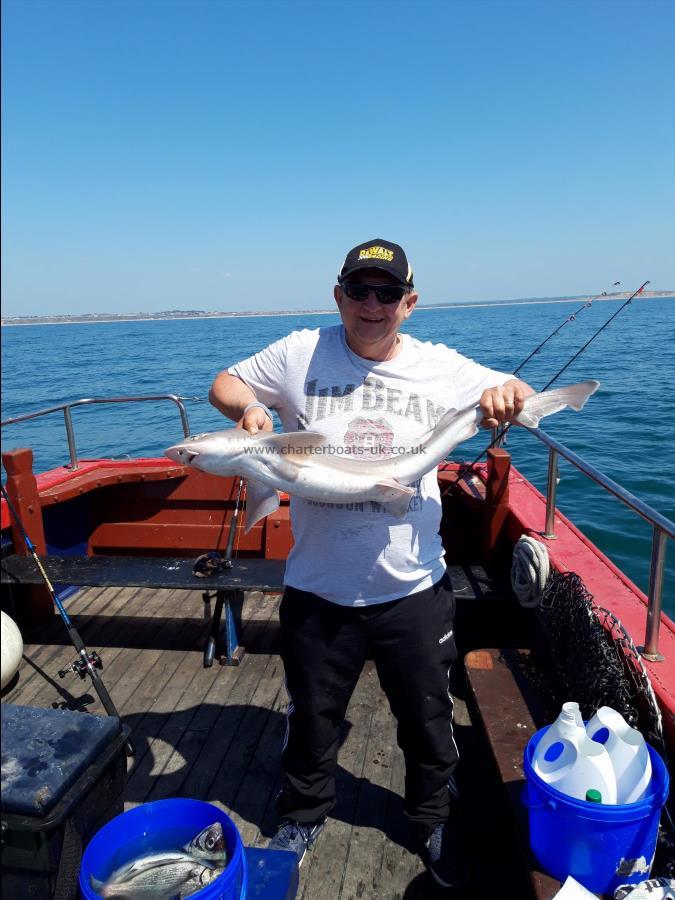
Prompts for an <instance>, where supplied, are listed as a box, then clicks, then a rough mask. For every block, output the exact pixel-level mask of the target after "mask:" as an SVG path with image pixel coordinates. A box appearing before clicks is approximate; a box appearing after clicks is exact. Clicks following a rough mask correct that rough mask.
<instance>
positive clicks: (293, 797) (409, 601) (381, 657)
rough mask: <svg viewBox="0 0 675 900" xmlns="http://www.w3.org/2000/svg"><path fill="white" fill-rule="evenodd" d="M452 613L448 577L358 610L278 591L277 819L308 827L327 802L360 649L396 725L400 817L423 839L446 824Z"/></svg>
mask: <svg viewBox="0 0 675 900" xmlns="http://www.w3.org/2000/svg"><path fill="white" fill-rule="evenodd" d="M454 609H455V602H454V598H453V596H452V590H451V587H450V582H449V579H448V577H447V575H446V576H444V578H443V579H441V581H439V582H437V583H436V584H435V585H433V587H431V588H428V589H427V590H424V591H420V592H419V593H417V594H412V595H411V596H409V597H404V598H403V599H401V600H394V601H392V602H390V603H382V604H377V605H375V606H369V607H365V608H364V607H362V608H352V607H344V606H339V605H337V604H334V603H330V602H329V601H327V600H323V599H322V598H321V597H318V596H316V594H310V593H307V592H305V591H300V590H297V589H296V588H292V587H289V588H287V589H286V592H285V594H284V597H283V600H282V602H281V608H280V612H279V618H280V623H281V655H282V658H283V662H284V668H285V671H286V686H287V689H288V693H289V698H290V704H289V709H288V730H287V735H286V742H285V745H284V751H283V757H282V760H283V766H284V772H285V783H284V787H283V789H282V791H281V792H280V794H279V796H278V798H277V812H278V813H279V815H280V816H281V817H283V818H288V819H293V820H295V821H298V822H314V821H316V820H317V819H320V818H321V817H323V816H325V815H326V814H327V813H328V812H329V810H330V809H331V807H332V806H333V804H334V802H335V782H334V773H335V767H336V764H337V754H338V746H339V739H340V727H341V724H342V722H343V720H344V717H345V712H346V710H347V704H348V703H349V698H350V697H351V694H352V691H353V690H354V687H355V685H356V682H357V681H358V678H359V675H360V673H361V669H362V668H363V664H364V660H365V657H366V649H367V648H368V649H370V651H371V652H372V654H373V656H374V659H375V664H376V666H377V672H378V676H379V679H380V684H381V685H382V689H383V690H384V692H385V693H386V695H387V697H388V699H389V703H390V706H391V709H392V712H393V714H394V716H395V717H396V720H397V722H398V732H397V736H398V743H399V746H400V747H401V749H402V750H403V753H404V756H405V761H406V780H405V813H406V816H407V817H408V819H409V820H410V822H411V824H412V825H413V826H415V827H416V828H417V829H418V830H419V831H421V832H422V833H427V832H430V831H431V830H433V828H434V827H435V826H436V825H437V824H438V823H439V822H442V821H445V819H446V818H447V816H448V810H449V800H448V787H447V785H448V779H449V778H450V776H451V774H452V772H453V769H454V768H455V765H456V764H457V759H458V753H457V747H456V745H455V741H454V737H453V733H452V699H451V697H450V693H449V689H448V676H449V671H450V666H451V664H452V663H453V662H454V660H455V658H456V655H457V651H456V649H455V641H454V637H453V633H452V629H453V624H452V620H453V615H454ZM364 737H365V736H364Z"/></svg>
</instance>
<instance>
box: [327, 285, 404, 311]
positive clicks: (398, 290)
mask: <svg viewBox="0 0 675 900" xmlns="http://www.w3.org/2000/svg"><path fill="white" fill-rule="evenodd" d="M340 287H341V288H342V290H343V291H344V292H345V294H346V295H347V296H348V297H349V299H350V300H355V301H356V302H357V303H363V302H364V300H365V299H366V298H367V297H368V294H370V292H371V291H373V293H374V294H375V296H376V297H377V299H378V302H379V303H383V304H385V305H388V304H390V303H400V302H401V300H402V298H403V297H404V295H405V293H406V291H408V290H409V288H408V287H407V286H406V285H403V284H361V283H359V282H354V281H341V282H340Z"/></svg>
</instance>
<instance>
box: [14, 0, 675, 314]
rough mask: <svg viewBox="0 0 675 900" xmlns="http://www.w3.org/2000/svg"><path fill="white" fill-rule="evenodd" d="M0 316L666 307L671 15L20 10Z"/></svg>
mask: <svg viewBox="0 0 675 900" xmlns="http://www.w3.org/2000/svg"><path fill="white" fill-rule="evenodd" d="M2 6H3V22H2V25H3V29H2V42H3V73H2V74H3V78H2V84H3V91H2V93H3V96H2V100H3V123H2V124H3V129H2V131H3V137H2V142H3V153H2V168H3V173H2V178H3V184H2V187H3V190H2V207H3V210H2V215H3V223H2V224H3V256H2V263H3V265H2V273H3V285H2V288H3V314H4V315H5V316H11V315H21V314H32V315H40V314H56V313H61V314H74V313H81V312H122V313H129V312H136V311H156V310H163V309H205V310H245V309H251V310H271V309H323V308H329V307H330V306H331V305H332V285H333V283H334V277H335V273H336V271H337V269H338V267H339V265H340V263H341V260H342V258H343V257H344V254H345V253H346V251H347V250H348V249H349V248H350V247H351V246H353V245H355V244H357V243H360V242H361V241H363V240H367V239H369V238H371V237H373V238H374V237H384V238H387V239H389V240H394V241H397V242H399V243H401V244H403V246H404V247H405V248H406V250H407V251H408V255H409V257H410V259H411V262H412V264H413V267H414V269H415V275H416V279H415V280H416V283H417V284H418V286H419V289H420V294H421V298H422V302H424V301H426V302H429V303H440V302H445V301H450V302H457V301H479V300H488V299H495V298H500V299H504V298H521V297H542V296H560V295H568V294H577V293H584V292H590V293H599V292H600V291H601V290H603V289H605V288H606V287H607V286H608V285H609V284H611V283H612V282H614V281H616V280H620V281H621V282H622V284H623V286H625V287H627V288H636V287H638V286H639V284H640V283H641V282H642V281H644V280H645V279H646V278H649V279H651V282H652V285H651V287H655V288H661V289H673V288H675V253H673V245H674V243H675V242H674V241H673V236H674V234H675V214H674V210H675V159H674V155H673V147H674V146H675V141H674V140H673V139H674V137H675V135H674V131H675V116H673V108H675V98H674V93H675V92H674V82H675V76H674V67H675V64H674V62H673V53H672V40H673V35H674V33H675V4H674V3H672V2H668V0H664V2H660V0H656V2H653V0H652V2H650V0H641V2H638V3H633V2H615V0H597V2H580V0H579V2H563V3H559V2H555V0H541V2H539V0H537V2H511V0H501V2H500V0H492V2H490V0H487V2H443V3H436V2H419V0H418V2H415V3H408V2H357V0H353V2H348V0H347V2H337V3H333V2H243V3H242V2H218V0H211V2H200V0H189V2H187V0H175V2H165V0H151V2H140V0H125V2H119V0H104V2H103V0H75V2H72V0H71V2H63V0H48V2H38V0H5V2H4V3H3V4H2Z"/></svg>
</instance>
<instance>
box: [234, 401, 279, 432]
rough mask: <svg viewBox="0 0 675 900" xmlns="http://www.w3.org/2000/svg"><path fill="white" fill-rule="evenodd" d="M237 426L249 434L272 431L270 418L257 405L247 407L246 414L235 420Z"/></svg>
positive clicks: (272, 426)
mask: <svg viewBox="0 0 675 900" xmlns="http://www.w3.org/2000/svg"><path fill="white" fill-rule="evenodd" d="M237 428H243V429H244V431H248V433H249V434H257V433H258V432H259V431H274V425H273V423H272V420H271V419H270V417H269V416H268V415H267V413H266V412H265V410H264V409H261V408H260V407H259V406H254V407H253V408H252V409H249V411H248V412H247V413H246V415H245V416H244V417H243V418H241V419H240V420H239V421H238V422H237Z"/></svg>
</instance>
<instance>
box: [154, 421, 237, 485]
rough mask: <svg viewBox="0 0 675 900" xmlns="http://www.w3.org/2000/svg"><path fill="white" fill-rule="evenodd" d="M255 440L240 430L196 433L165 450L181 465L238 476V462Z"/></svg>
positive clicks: (167, 454) (166, 453) (218, 473)
mask: <svg viewBox="0 0 675 900" xmlns="http://www.w3.org/2000/svg"><path fill="white" fill-rule="evenodd" d="M251 441H252V438H251V436H250V435H249V434H247V432H245V431H243V430H242V429H240V428H230V429H229V430H228V431H214V432H211V433H209V434H194V435H192V436H191V437H188V438H185V440H183V441H180V443H178V444H174V445H173V446H172V447H169V448H168V449H167V450H165V451H164V455H165V456H168V457H169V459H171V460H173V461H174V462H177V463H179V464H180V465H182V466H192V467H193V468H195V469H202V470H203V471H205V472H212V473H213V474H214V475H236V474H238V472H239V466H238V465H237V463H238V461H239V460H240V459H241V457H242V455H243V454H244V452H245V448H246V447H247V446H250V444H251Z"/></svg>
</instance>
